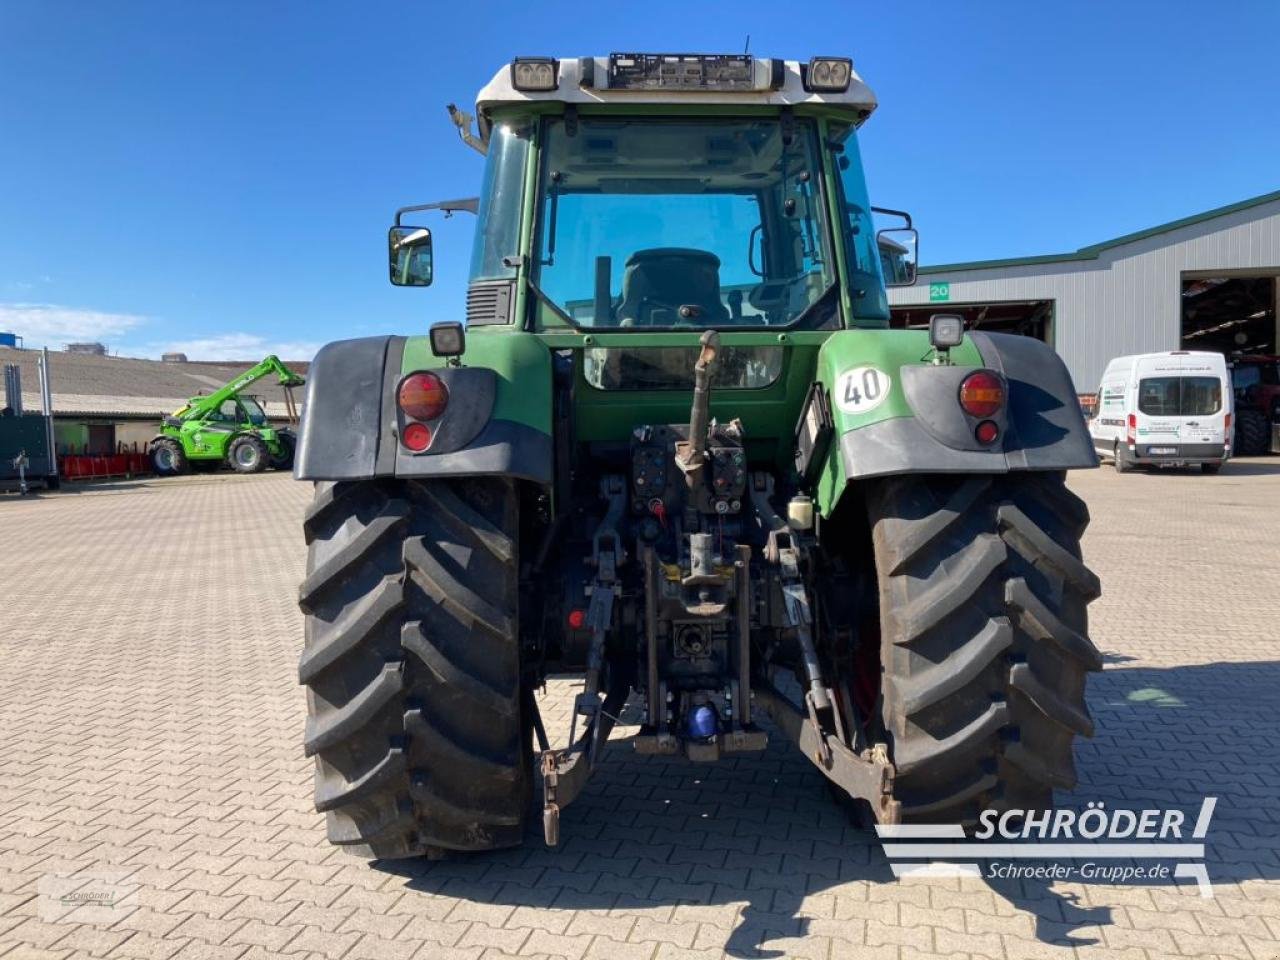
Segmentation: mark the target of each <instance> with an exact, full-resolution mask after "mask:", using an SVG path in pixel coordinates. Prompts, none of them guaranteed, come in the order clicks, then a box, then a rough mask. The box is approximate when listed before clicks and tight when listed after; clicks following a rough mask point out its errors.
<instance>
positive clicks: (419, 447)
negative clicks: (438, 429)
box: [400, 423, 431, 453]
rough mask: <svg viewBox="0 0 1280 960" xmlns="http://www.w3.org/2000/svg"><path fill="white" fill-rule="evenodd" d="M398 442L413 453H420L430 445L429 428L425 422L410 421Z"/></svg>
mask: <svg viewBox="0 0 1280 960" xmlns="http://www.w3.org/2000/svg"><path fill="white" fill-rule="evenodd" d="M400 442H401V443H403V444H404V445H405V446H406V447H408V448H409V449H410V450H412V451H413V452H414V453H421V452H422V451H423V450H425V449H427V447H429V446H431V428H430V427H428V426H427V425H426V424H425V423H410V424H408V425H406V426H405V428H404V433H402V434H401V435H400Z"/></svg>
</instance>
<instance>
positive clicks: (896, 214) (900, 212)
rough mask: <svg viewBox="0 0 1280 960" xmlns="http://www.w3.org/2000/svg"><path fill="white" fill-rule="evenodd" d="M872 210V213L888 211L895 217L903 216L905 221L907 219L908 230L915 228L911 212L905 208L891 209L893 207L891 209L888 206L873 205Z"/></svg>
mask: <svg viewBox="0 0 1280 960" xmlns="http://www.w3.org/2000/svg"><path fill="white" fill-rule="evenodd" d="M871 212H872V213H887V214H889V215H890V216H893V217H901V218H902V219H903V220H905V221H906V223H907V229H908V230H913V229H915V226H914V224H912V222H911V214H909V213H907V211H905V210H891V209H889V208H888V207H872V208H871Z"/></svg>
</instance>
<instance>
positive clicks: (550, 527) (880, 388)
mask: <svg viewBox="0 0 1280 960" xmlns="http://www.w3.org/2000/svg"><path fill="white" fill-rule="evenodd" d="M875 105H876V102H875V99H874V97H873V95H872V93H871V91H870V90H868V89H867V87H866V86H865V85H864V84H863V83H862V81H861V80H860V79H859V78H858V76H857V74H856V73H854V71H853V68H852V63H851V62H850V61H849V60H847V59H843V58H828V57H819V58H814V59H813V60H810V61H809V62H808V63H798V62H793V61H783V60H774V59H763V58H756V57H752V56H747V55H742V56H737V55H733V56H704V55H654V54H614V55H611V56H608V57H585V58H581V59H564V60H555V59H550V58H519V59H517V60H515V61H514V62H513V63H511V64H509V65H507V66H504V67H503V68H502V69H501V70H500V71H499V73H498V74H497V76H495V77H494V79H493V81H492V82H491V83H490V84H489V85H488V86H486V87H485V88H484V89H483V90H482V91H481V93H480V95H479V98H478V110H477V112H478V117H479V122H478V129H476V130H473V128H472V122H473V119H474V118H473V117H471V116H469V115H467V114H465V113H463V112H462V111H460V110H457V109H456V108H452V107H451V108H450V113H451V114H452V115H453V117H454V121H455V123H456V124H457V126H458V128H459V131H460V133H461V134H462V139H463V140H464V141H465V142H466V143H468V144H469V145H471V146H473V147H475V148H476V149H478V150H480V151H481V152H482V153H484V154H485V155H486V157H487V160H486V166H485V172H484V177H483V181H482V184H483V185H482V187H481V195H480V197H479V198H478V203H477V202H476V201H468V200H458V201H450V202H447V203H437V204H426V205H423V206H418V207H406V208H404V209H402V210H401V211H399V213H397V215H396V218H395V225H394V226H393V227H392V229H391V231H390V242H389V248H390V249H389V269H390V275H391V280H392V282H393V283H396V284H401V285H409V286H423V285H426V284H429V283H430V282H431V276H432V266H431V232H430V230H429V229H427V228H426V227H423V226H421V225H419V224H409V223H405V222H403V221H404V217H405V216H406V215H407V214H409V213H412V212H415V211H422V210H426V209H436V210H444V211H445V212H446V213H447V212H452V211H454V210H473V211H475V212H476V213H477V217H478V222H477V229H476V234H475V247H474V253H473V256H472V260H471V277H470V286H469V289H468V293H467V303H466V325H465V327H464V325H463V324H461V323H441V324H437V325H435V326H434V327H432V328H431V330H430V331H429V335H427V336H413V337H402V336H381V337H371V338H364V339H354V340H345V341H341V342H337V343H332V344H329V345H328V346H326V347H324V348H323V349H322V350H321V351H320V353H319V355H318V356H317V357H316V359H315V361H314V363H313V365H312V367H311V372H310V374H309V381H310V383H309V386H308V393H307V404H306V411H305V416H304V422H303V429H302V433H301V437H300V441H299V446H298V457H297V462H296V463H295V467H294V470H295V475H296V476H297V477H298V478H299V479H303V480H312V481H318V482H317V483H316V490H315V499H314V502H313V503H312V505H311V507H310V509H309V510H308V511H307V513H306V517H305V521H304V530H305V537H306V541H307V544H308V555H307V556H308V559H307V574H306V578H305V580H304V582H303V583H302V585H301V587H300V605H301V607H302V610H303V612H304V614H305V621H306V627H305V630H306V636H305V648H304V651H303V653H302V658H301V664H300V670H299V672H300V679H301V682H302V683H303V684H305V685H306V687H307V689H308V706H309V717H308V720H307V724H306V731H305V735H304V743H305V751H306V753H307V754H308V755H310V756H313V757H314V758H315V761H316V781H315V806H316V809H317V810H319V811H323V812H325V813H326V814H327V822H328V834H329V838H330V840H331V841H333V842H334V843H336V844H340V845H343V846H344V847H347V848H348V849H350V850H351V851H353V852H358V853H360V854H362V855H364V856H368V857H374V858H389V857H403V856H412V855H419V854H431V855H435V854H437V853H439V851H442V850H465V851H475V850H487V849H492V848H497V847H504V846H511V845H514V844H519V843H521V842H522V840H523V839H524V838H525V837H526V834H527V829H526V828H527V827H528V828H530V829H533V824H531V823H529V822H528V821H530V819H534V820H536V817H537V813H536V811H537V810H539V809H540V810H541V812H542V833H543V836H544V837H545V840H546V842H548V843H550V844H553V845H554V844H555V843H557V842H558V839H559V836H560V832H561V819H562V816H564V817H571V813H565V811H566V808H567V807H568V805H569V804H570V803H571V802H572V801H573V800H574V798H575V797H576V796H578V795H579V794H580V792H581V790H582V788H583V785H584V784H585V783H586V782H587V779H588V777H589V776H590V774H591V772H592V771H593V770H595V769H596V768H597V767H598V766H600V765H601V764H603V763H606V762H609V758H610V757H613V756H616V751H610V752H608V753H606V751H605V750H604V745H605V742H606V740H608V739H609V736H610V733H611V732H612V731H613V730H614V727H615V723H616V721H617V718H618V717H619V715H620V714H621V713H622V712H623V708H624V706H626V707H627V708H628V711H629V715H630V716H632V717H633V719H634V724H633V729H630V730H628V731H627V732H629V734H630V737H629V740H630V745H631V747H632V748H633V749H634V752H635V753H637V754H641V755H645V756H648V755H657V756H681V757H685V758H688V759H689V760H692V761H698V762H711V761H715V760H716V759H718V758H720V757H724V756H736V755H743V754H759V753H760V752H761V751H762V750H764V749H765V747H766V744H767V743H768V740H769V738H770V737H777V736H781V737H785V738H788V739H790V740H792V741H794V742H795V744H796V745H797V746H798V747H799V748H800V750H801V751H802V752H803V753H804V755H805V756H806V757H808V758H809V759H810V760H811V761H812V762H813V763H814V764H815V765H816V766H817V767H818V769H819V770H820V771H821V772H822V773H823V774H824V775H825V776H826V777H827V778H828V780H829V781H830V783H831V785H832V786H833V788H834V789H835V790H836V792H837V796H838V797H840V798H841V799H842V800H847V801H849V806H850V809H851V810H853V811H857V812H860V813H861V814H862V815H863V816H869V817H870V818H873V819H874V820H875V821H876V822H878V823H883V824H896V823H902V822H911V821H923V822H946V821H954V822H962V823H963V822H968V821H972V820H973V819H975V818H976V817H977V815H978V814H979V813H980V812H981V811H982V810H983V809H987V808H993V807H994V808H1000V809H1042V808H1044V807H1045V806H1047V805H1048V804H1050V803H1051V800H1052V791H1053V790H1054V788H1070V787H1072V786H1073V785H1074V784H1075V782H1076V772H1075V767H1074V763H1073V756H1072V742H1073V738H1074V737H1075V736H1076V735H1077V734H1084V735H1091V734H1092V732H1093V722H1092V720H1091V719H1090V716H1089V711H1088V709H1087V707H1086V705H1085V697H1084V688H1085V678H1086V675H1087V674H1088V673H1089V672H1090V671H1095V670H1099V669H1100V668H1101V666H1102V658H1101V656H1100V655H1099V652H1098V650H1097V649H1096V648H1095V647H1094V645H1093V644H1092V643H1091V642H1090V640H1089V638H1088V630H1087V625H1086V607H1087V604H1088V603H1089V602H1090V601H1091V600H1092V599H1093V598H1094V597H1096V596H1097V595H1098V592H1099V584H1098V580H1097V578H1096V577H1095V576H1094V574H1093V573H1091V572H1090V571H1089V569H1088V568H1087V567H1086V566H1085V565H1084V563H1083V562H1082V560H1081V554H1080V536H1081V534H1082V532H1083V531H1084V529H1085V526H1086V524H1087V522H1088V512H1087V510H1086V508H1085V505H1084V503H1083V502H1082V501H1081V500H1080V499H1079V498H1077V497H1076V496H1075V495H1074V494H1073V493H1071V492H1070V491H1069V490H1068V489H1067V488H1066V486H1065V483H1064V479H1065V471H1067V470H1069V469H1073V468H1087V467H1094V466H1096V460H1095V457H1094V453H1093V449H1092V445H1091V444H1090V441H1089V436H1088V434H1087V432H1086V429H1085V426H1084V423H1083V420H1082V419H1081V415H1080V409H1079V405H1078V404H1077V402H1076V392H1075V389H1074V387H1073V385H1072V383H1071V379H1070V377H1069V376H1068V374H1067V371H1066V369H1065V367H1064V366H1063V364H1062V362H1061V360H1060V359H1059V358H1058V357H1057V355H1056V354H1055V353H1054V352H1053V351H1052V350H1051V349H1050V348H1049V347H1047V346H1046V345H1044V344H1043V343H1040V342H1038V341H1035V340H1031V339H1027V338H1022V337H1016V336H1001V335H998V334H985V333H980V332H976V331H974V332H967V331H966V330H965V329H964V326H963V322H962V321H961V319H960V318H959V317H954V316H938V317H935V318H934V319H933V321H932V323H931V325H930V329H929V330H927V331H926V330H891V329H889V308H888V303H887V297H886V293H885V282H884V277H883V274H882V263H883V261H884V258H885V257H886V256H890V257H895V258H898V259H899V260H910V261H912V263H911V264H908V263H905V262H900V263H897V264H896V265H895V268H894V272H895V274H897V275H898V279H899V280H900V281H905V282H913V281H914V272H915V271H914V266H913V262H914V254H915V248H916V239H917V237H916V232H915V231H914V230H913V229H911V227H910V220H909V218H906V221H905V222H906V224H907V226H905V227H900V228H897V229H893V230H884V231H881V232H880V233H879V234H877V231H876V228H875V226H874V221H873V213H876V212H879V213H880V215H881V216H889V215H891V213H892V212H891V211H874V210H873V208H872V207H871V205H870V203H869V202H868V200H867V191H866V186H865V183H864V179H863V170H862V164H861V161H860V159H859V154H858V146H857V130H858V128H859V127H860V125H861V124H862V123H863V122H864V121H866V119H867V118H868V117H869V116H870V115H871V112H872V110H873V109H874V107H875ZM564 672H571V673H577V674H579V675H580V676H581V677H582V687H581V691H580V692H579V693H578V694H577V696H576V699H575V701H574V706H573V712H572V719H571V721H570V722H569V723H568V730H567V731H555V730H552V731H548V730H547V729H546V726H545V725H544V723H543V720H542V718H541V716H540V715H539V709H538V702H537V700H536V699H535V697H534V690H535V689H536V688H537V687H539V686H540V685H541V684H542V683H543V681H544V679H545V678H546V677H547V676H548V675H549V674H551V673H557V674H559V673H564ZM766 717H767V718H769V720H770V721H771V723H765V722H764V721H765V718H766ZM617 732H618V733H619V734H621V733H623V732H624V731H623V730H621V729H619V730H618V731H617ZM636 762H644V760H643V759H640V760H637V761H636ZM535 794H536V795H537V799H536V800H535ZM565 828H566V829H568V830H571V829H572V824H571V821H570V820H566V822H565Z"/></svg>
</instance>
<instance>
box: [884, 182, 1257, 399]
mask: <svg viewBox="0 0 1280 960" xmlns="http://www.w3.org/2000/svg"><path fill="white" fill-rule="evenodd" d="M1278 287H1280V191H1277V192H1275V193H1269V194H1265V195H1264V196H1261V197H1255V198H1253V199H1251V200H1245V201H1243V202H1241V203H1236V204H1232V205H1230V206H1226V207H1220V208H1218V209H1216V210H1209V211H1207V212H1205V213H1201V214H1198V215H1196V216H1192V217H1186V218H1184V219H1182V220H1175V221H1173V222H1172V223H1165V224H1161V225H1160V226H1156V227H1152V228H1150V229H1149V230H1143V231H1140V232H1138V233H1131V234H1128V235H1126V236H1123V237H1117V238H1116V239H1114V240H1107V241H1105V242H1103V243H1098V244H1094V245H1093V246H1089V247H1083V248H1082V249H1080V250H1077V251H1075V252H1074V253H1062V254H1052V255H1049V256H1038V257H1025V258H1020V259H1012V260H986V261H978V262H973V263H953V264H946V265H942V266H930V267H923V268H921V270H920V279H919V281H918V282H917V284H916V285H915V286H914V287H898V288H894V289H891V290H890V291H889V302H890V306H891V308H892V310H893V317H894V325H895V326H922V325H925V324H927V323H928V318H929V316H930V315H931V314H933V313H962V314H963V315H964V316H965V318H966V320H967V321H968V324H969V326H970V327H971V328H976V329H982V330H997V331H1007V332H1016V333H1024V334H1027V335H1030V336H1036V337H1039V338H1041V339H1043V340H1045V341H1046V342H1047V343H1049V344H1051V345H1052V346H1053V347H1054V348H1055V349H1056V350H1057V351H1058V353H1059V354H1061V355H1062V357H1063V358H1064V359H1065V360H1066V363H1067V367H1068V368H1069V369H1070V371H1071V375H1072V377H1073V378H1074V379H1075V383H1076V388H1077V390H1079V391H1080V392H1082V393H1089V392H1092V391H1093V390H1094V389H1095V388H1096V387H1097V382H1098V378H1099V377H1100V376H1101V375H1102V371H1103V368H1104V367H1105V366H1106V364H1107V361H1109V360H1111V359H1112V358H1113V357H1117V356H1122V355H1124V354H1129V353H1148V352H1154V351H1158V350H1177V349H1182V348H1185V349H1197V350H1220V351H1222V352H1223V353H1227V354H1230V353H1277V352H1280V349H1278V343H1280V332H1278V331H1277V311H1276V306H1277V301H1278V300H1280V296H1278V290H1277V288H1278Z"/></svg>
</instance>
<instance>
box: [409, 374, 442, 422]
mask: <svg viewBox="0 0 1280 960" xmlns="http://www.w3.org/2000/svg"><path fill="white" fill-rule="evenodd" d="M396 400H397V402H398V403H399V404H400V409H401V410H403V411H404V413H405V416H408V417H412V418H413V419H414V420H434V419H436V417H438V416H440V414H442V413H444V408H445V407H446V406H448V405H449V390H448V388H447V387H446V386H445V385H444V381H443V380H441V379H440V378H439V377H437V376H436V375H435V374H434V373H411V374H409V376H407V377H405V378H404V379H403V380H402V381H400V390H399V393H398V395H397V397H396Z"/></svg>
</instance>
